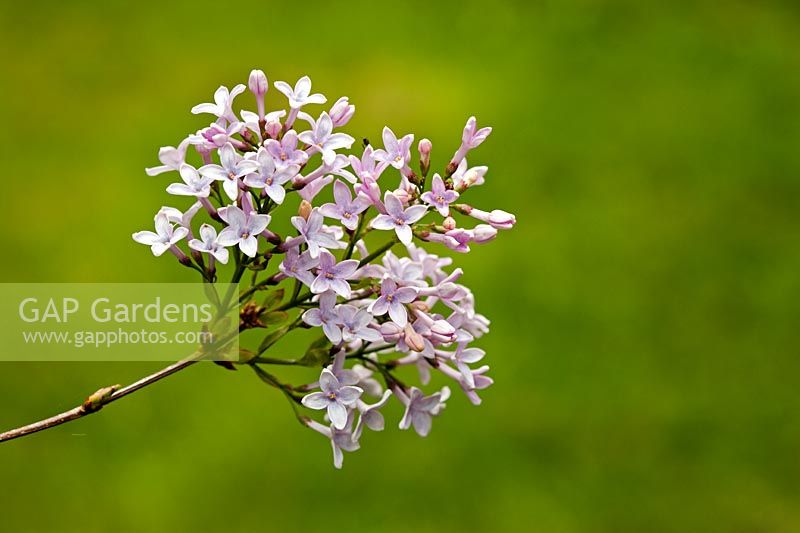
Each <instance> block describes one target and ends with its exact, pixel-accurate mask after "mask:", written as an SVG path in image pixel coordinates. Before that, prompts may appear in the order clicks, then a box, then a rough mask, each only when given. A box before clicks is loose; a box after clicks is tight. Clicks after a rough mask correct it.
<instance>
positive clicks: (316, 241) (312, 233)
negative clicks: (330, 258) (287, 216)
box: [292, 207, 339, 257]
mask: <svg viewBox="0 0 800 533" xmlns="http://www.w3.org/2000/svg"><path fill="white" fill-rule="evenodd" d="M322 222H323V216H322V213H320V212H319V208H316V207H315V208H314V209H312V210H311V214H310V215H309V216H308V220H306V219H304V218H303V217H300V216H297V217H292V226H294V227H295V228H296V229H297V231H298V232H299V233H300V237H302V241H303V242H305V243H306V245H308V251H309V253H310V254H311V257H319V254H320V249H321V248H332V249H336V248H338V247H339V243H338V242H337V241H336V239H334V238H333V237H332V236H331V235H330V233H328V232H327V231H325V229H324V228H323V227H322Z"/></svg>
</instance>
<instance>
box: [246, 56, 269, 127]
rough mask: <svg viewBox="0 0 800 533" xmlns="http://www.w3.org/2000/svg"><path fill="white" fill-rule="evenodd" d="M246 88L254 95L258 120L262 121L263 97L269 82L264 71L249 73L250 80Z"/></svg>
mask: <svg viewBox="0 0 800 533" xmlns="http://www.w3.org/2000/svg"><path fill="white" fill-rule="evenodd" d="M247 86H248V88H249V89H250V92H252V93H253V94H254V95H256V106H257V107H258V120H259V121H261V122H263V121H264V95H265V94H266V93H267V90H268V89H269V82H268V81H267V76H266V74H264V71H262V70H258V69H254V70H251V71H250V79H248V80H247Z"/></svg>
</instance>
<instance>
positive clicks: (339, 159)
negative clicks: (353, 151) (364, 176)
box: [294, 154, 356, 187]
mask: <svg viewBox="0 0 800 533" xmlns="http://www.w3.org/2000/svg"><path fill="white" fill-rule="evenodd" d="M348 166H350V160H349V159H348V158H347V156H346V155H344V154H337V155H336V157H334V158H333V159H332V160H330V161H324V160H323V161H322V165H320V166H319V168H317V169H315V170H314V171H312V172H310V173H309V174H308V175H307V176H305V177H303V176H298V177H297V178H295V179H294V185H295V187H301V186H303V185H308V184H310V183H313V182H314V181H315V180H317V179H320V178H322V176H324V175H325V174H335V175H336V176H340V177H342V178H344V179H346V180H347V181H349V182H350V183H355V182H356V177H355V176H353V174H352V173H351V172H349V171H348V170H345V169H346V168H347V167H348Z"/></svg>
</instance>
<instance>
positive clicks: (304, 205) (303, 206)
mask: <svg viewBox="0 0 800 533" xmlns="http://www.w3.org/2000/svg"><path fill="white" fill-rule="evenodd" d="M312 209H313V206H312V205H311V203H310V202H308V201H306V200H303V201H302V202H300V207H299V208H298V209H297V214H298V215H300V216H301V217H303V218H304V219H305V220H308V217H309V216H311V210H312Z"/></svg>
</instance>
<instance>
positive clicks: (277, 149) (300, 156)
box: [264, 130, 308, 168]
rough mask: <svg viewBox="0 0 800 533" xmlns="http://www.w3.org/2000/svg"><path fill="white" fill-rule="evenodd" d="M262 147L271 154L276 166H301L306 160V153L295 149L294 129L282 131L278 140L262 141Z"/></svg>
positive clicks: (295, 136)
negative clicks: (281, 135)
mask: <svg viewBox="0 0 800 533" xmlns="http://www.w3.org/2000/svg"><path fill="white" fill-rule="evenodd" d="M264 148H266V149H267V152H269V155H271V156H272V159H273V160H274V161H275V165H276V166H277V167H278V168H281V167H285V166H289V165H297V166H298V167H302V166H303V165H305V164H306V162H307V161H308V153H306V151H305V150H298V149H297V133H295V131H294V130H289V131H287V132H286V133H284V134H283V137H282V138H281V140H280V141H276V140H275V139H267V140H266V141H264Z"/></svg>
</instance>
